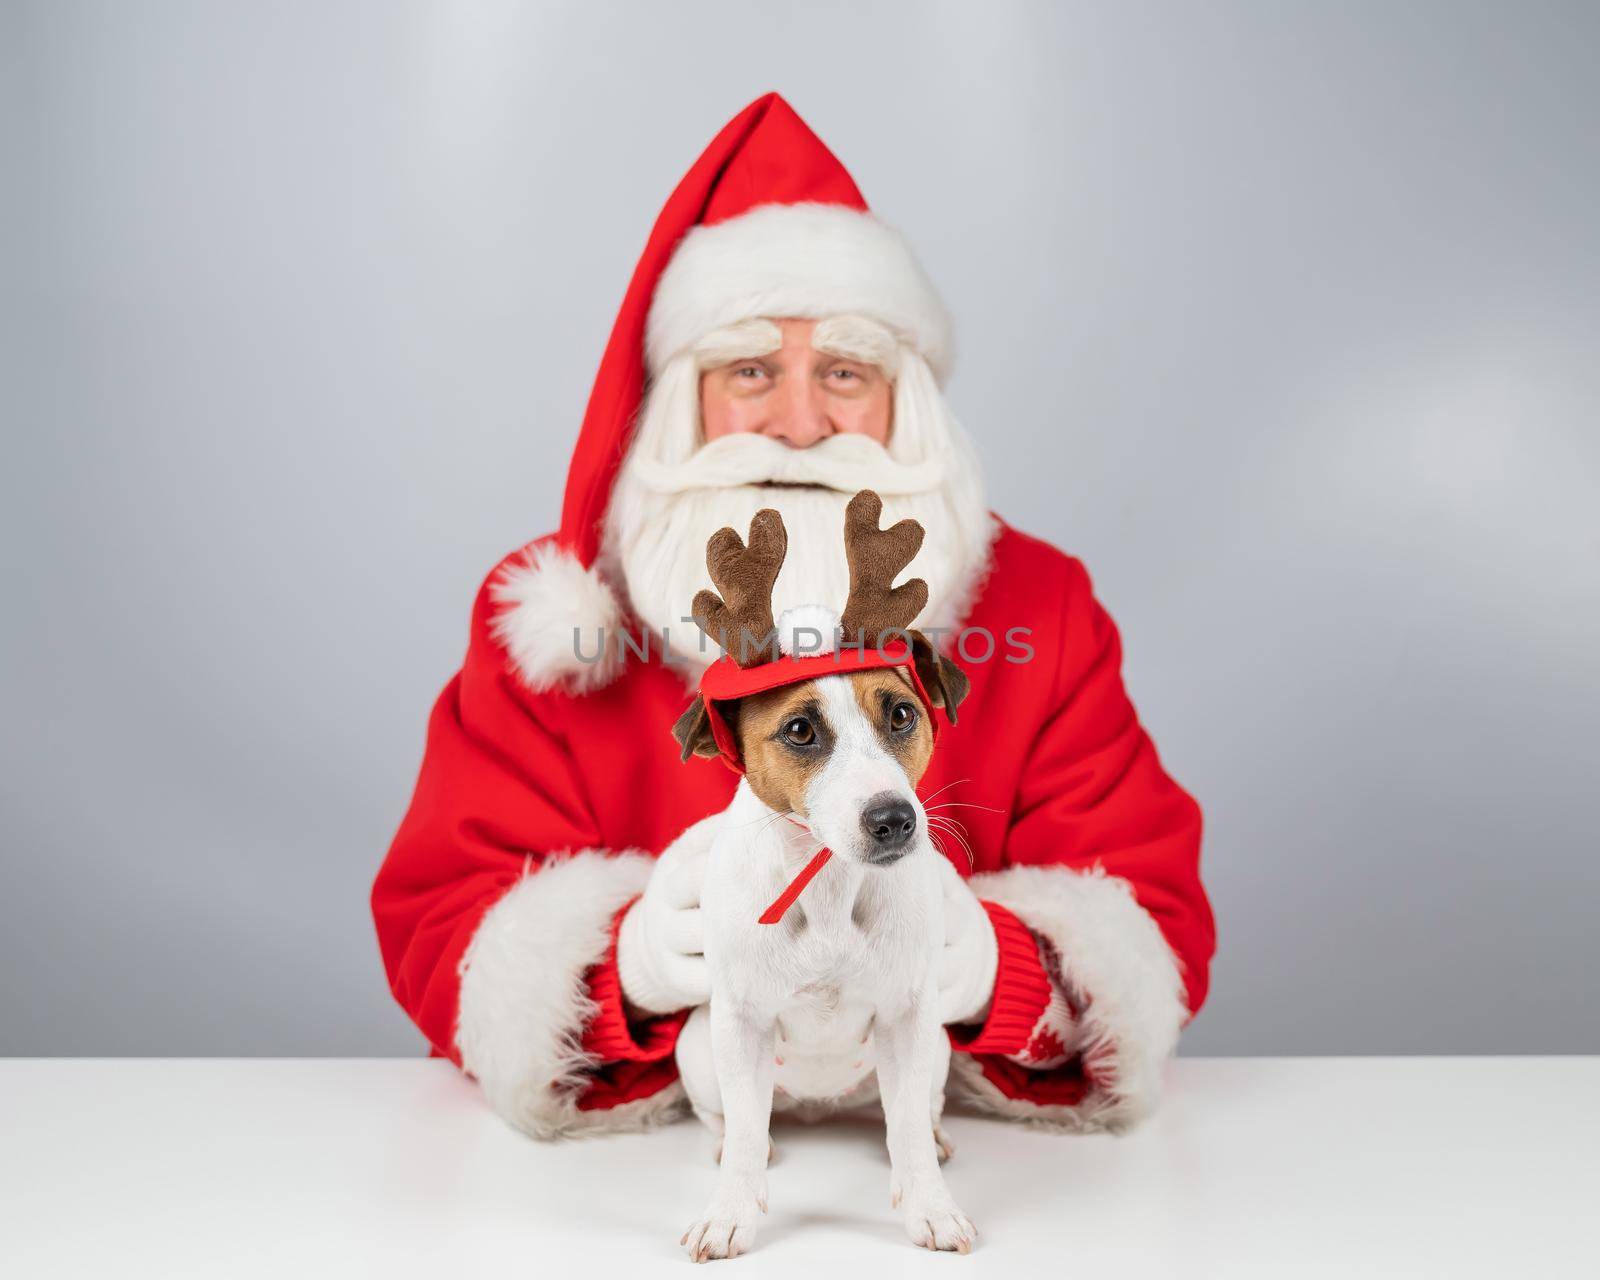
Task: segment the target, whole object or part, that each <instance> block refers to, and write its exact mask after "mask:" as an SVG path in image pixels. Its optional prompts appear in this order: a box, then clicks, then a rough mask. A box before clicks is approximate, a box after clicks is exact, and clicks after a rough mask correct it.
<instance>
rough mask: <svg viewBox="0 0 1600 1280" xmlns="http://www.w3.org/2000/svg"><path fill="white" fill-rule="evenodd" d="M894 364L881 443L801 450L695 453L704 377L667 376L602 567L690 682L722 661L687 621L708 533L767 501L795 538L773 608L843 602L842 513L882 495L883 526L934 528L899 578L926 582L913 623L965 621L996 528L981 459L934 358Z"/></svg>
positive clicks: (848, 439) (758, 442) (610, 519)
mask: <svg viewBox="0 0 1600 1280" xmlns="http://www.w3.org/2000/svg"><path fill="white" fill-rule="evenodd" d="M675 363H676V362H675ZM898 372H899V377H898V378H897V380H896V384H895V406H894V428H893V432H892V435H891V441H890V446H889V447H888V448H887V449H886V448H884V447H883V446H882V445H879V444H877V443H876V442H875V441H873V440H870V439H868V438H867V437H865V436H860V435H836V436H829V437H827V438H826V439H823V440H821V441H819V442H818V443H816V444H814V445H811V446H810V447H808V448H804V449H796V448H792V447H790V446H788V445H785V444H782V443H780V442H778V441H776V440H772V439H769V438H768V437H766V436H760V435H745V434H740V435H732V436H724V437H722V438H721V439H719V440H714V441H712V442H711V443H709V444H706V445H701V446H699V447H696V446H697V444H698V441H699V435H700V414H699V376H698V371H697V370H696V369H694V367H693V365H692V362H685V363H684V364H682V365H680V366H679V367H677V368H674V367H673V366H672V365H669V366H668V368H666V369H664V370H663V371H662V376H661V377H660V378H659V379H658V380H657V382H656V384H655V386H654V387H652V389H651V392H650V394H649V396H648V397H647V398H646V400H645V403H644V406H643V408H642V409H641V412H640V417H639V429H638V432H637V434H636V437H635V439H634V442H633V445H632V447H631V448H630V449H629V451H628V456H627V457H626V458H625V459H624V460H623V463H622V468H621V470H620V472H619V473H618V476H617V481H616V487H615V488H614V490H613V492H612V497H611V503H610V506H609V507H608V508H607V511H606V520H605V530H604V534H605V536H604V551H603V561H602V565H603V568H604V570H605V572H606V573H607V576H608V577H610V578H611V579H612V581H613V582H614V583H620V584H621V585H622V587H623V589H624V590H625V591H626V594H627V598H628V603H629V605H630V606H631V608H632V610H633V613H634V615H635V616H636V617H637V618H638V619H639V620H640V621H641V622H642V623H644V625H645V627H646V628H647V630H648V631H649V632H650V633H651V636H650V640H651V643H652V644H660V643H661V642H662V640H663V637H664V638H665V643H666V645H667V647H668V648H669V649H670V650H671V651H672V653H673V655H674V656H675V657H676V658H677V659H679V660H681V661H683V662H684V663H686V664H687V665H688V666H689V668H690V672H691V673H692V674H693V675H696V676H697V675H698V673H699V671H700V670H701V669H703V668H704V667H705V666H706V665H707V664H709V663H710V662H712V661H713V660H715V658H716V657H717V653H718V650H717V648H716V646H715V645H714V644H712V643H710V642H709V641H707V640H706V639H705V638H704V637H703V636H702V635H701V633H700V631H699V630H698V628H696V626H695V624H694V623H693V622H692V621H686V620H685V619H686V617H687V615H688V613H689V610H690V604H691V602H692V601H693V600H694V597H695V593H696V592H697V591H699V590H700V589H701V588H703V587H708V586H710V585H711V579H710V575H709V574H708V573H707V571H706V540H707V539H708V538H710V536H711V535H712V534H713V533H715V532H716V531H717V530H718V529H721V528H723V527H724V526H730V527H732V528H734V529H736V530H738V532H739V536H740V537H741V538H743V537H744V536H745V535H746V533H747V531H748V529H749V527H750V518H751V517H752V516H754V515H755V513H756V512H757V511H759V510H761V509H762V508H763V507H775V508H776V509H777V510H778V511H779V512H780V513H781V514H782V515H783V522H784V526H785V528H786V529H787V530H788V534H789V550H788V554H787V556H786V557H785V559H784V563H783V569H782V571H781V572H780V573H779V575H778V581H777V585H776V586H775V587H774V588H773V593H772V613H773V616H774V617H778V616H779V615H780V614H781V613H782V612H783V611H784V610H785V609H789V608H793V607H796V606H799V605H818V604H820V605H824V606H826V607H828V608H830V609H834V610H839V609H842V608H843V607H844V603H845V597H846V596H847V595H848V593H849V588H850V574H849V567H848V565H847V563H846V560H845V554H844V509H845V506H846V505H847V504H848V503H849V501H850V499H851V497H853V496H854V495H855V494H856V493H857V492H858V491H859V490H861V489H875V490H877V492H878V493H879V494H880V495H881V496H882V498H883V508H884V517H883V523H884V525H885V526H887V525H889V524H893V523H894V522H895V521H898V520H903V519H906V518H908V517H909V518H911V519H914V520H916V521H918V522H919V523H920V524H921V525H922V527H923V529H924V530H925V531H926V537H925V538H924V540H923V544H922V549H921V550H920V551H919V552H918V553H917V555H916V558H915V559H913V560H912V562H911V564H910V566H909V568H907V570H906V571H905V573H904V574H902V575H901V577H900V579H899V580H900V581H905V580H906V579H907V578H914V577H920V578H922V579H924V580H925V581H926V582H927V584H928V604H927V606H926V607H925V608H924V609H923V611H922V613H921V614H919V615H918V617H917V620H916V622H915V624H914V625H915V626H918V627H920V628H922V629H923V630H929V629H941V628H942V629H953V628H955V627H956V626H958V625H959V624H960V623H961V621H962V620H963V618H964V617H965V615H966V611H967V609H968V607H969V606H970V604H971V602H972V597H973V594H974V592H975V591H976V589H977V587H978V586H979V585H980V582H981V579H982V575H983V572H984V570H985V568H986V566H987V563H988V554H989V544H990V543H991V541H992V540H993V536H994V522H993V519H992V517H991V516H990V515H989V513H988V510H987V508H986V507H985V505H984V501H983V485H982V481H981V478H980V477H979V474H978V465H977V460H976V458H975V457H974V455H973V453H972V450H971V447H970V445H968V443H967V441H966V439H965V437H964V436H963V434H962V432H961V428H960V427H959V425H958V424H957V423H956V422H955V420H954V418H953V417H952V415H951V414H950V412H949V409H948V407H947V406H946V404H945V401H944V397H943V396H942V394H941V393H940V392H939V389H938V386H937V385H936V384H935V382H934V380H933V375H932V373H931V371H929V369H928V367H927V365H926V363H925V362H924V361H923V360H922V358H921V357H920V356H918V355H916V354H915V353H914V352H910V351H902V353H901V358H900V361H899V370H898ZM802 486H803V487H802Z"/></svg>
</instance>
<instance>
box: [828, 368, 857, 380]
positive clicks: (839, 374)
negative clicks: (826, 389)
mask: <svg viewBox="0 0 1600 1280" xmlns="http://www.w3.org/2000/svg"><path fill="white" fill-rule="evenodd" d="M830 376H831V377H835V378H840V379H843V380H845V381H848V380H849V379H851V378H859V377H860V376H861V375H860V374H859V373H857V372H856V371H855V370H854V369H834V370H832V371H831V374H830Z"/></svg>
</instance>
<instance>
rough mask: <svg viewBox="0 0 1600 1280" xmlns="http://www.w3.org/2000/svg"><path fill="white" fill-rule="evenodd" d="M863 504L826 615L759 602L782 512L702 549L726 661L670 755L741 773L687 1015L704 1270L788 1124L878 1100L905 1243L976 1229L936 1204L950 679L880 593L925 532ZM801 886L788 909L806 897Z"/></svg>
mask: <svg viewBox="0 0 1600 1280" xmlns="http://www.w3.org/2000/svg"><path fill="white" fill-rule="evenodd" d="M881 512H882V502H881V500H880V499H879V498H878V495H877V494H875V493H873V492H872V491H871V490H864V491H862V492H861V493H858V494H857V495H856V496H855V497H854V498H853V499H852V500H851V502H850V505H849V507H848V509H847V511H846V515H845V549H846V556H847V559H848V562H849V567H850V594H849V599H848V601H847V602H846V604H845V608H844V612H843V614H842V615H838V614H834V613H833V612H832V611H831V610H829V609H827V608H824V607H821V606H806V607H804V608H800V609H792V610H789V611H787V612H785V613H784V615H783V617H782V618H781V619H780V620H779V622H778V624H777V625H776V626H775V625H774V623H773V619H772V612H771V593H772V585H773V582H774V581H775V580H776V578H777V576H778V570H779V569H780V568H781V567H782V564H783V559H784V555H785V552H786V550H787V546H788V542H787V534H786V532H785V530H784V526H783V520H782V518H781V517H780V516H779V514H778V513H777V512H776V511H773V510H770V509H768V510H763V511H761V512H759V513H758V514H757V515H756V517H755V518H754V519H753V520H752V521H751V523H750V533H749V542H748V545H747V544H746V543H745V542H743V541H741V539H740V538H739V535H738V534H737V533H736V532H735V531H734V530H732V529H723V530H721V531H720V532H718V533H717V534H716V535H714V536H713V537H712V538H711V540H710V542H709V543H708V545H707V548H706V563H707V567H708V569H709V570H710V575H711V580H712V582H713V583H715V584H716V587H717V591H718V592H720V595H719V594H717V593H714V592H711V591H702V592H700V594H699V595H698V596H696V598H695V602H694V613H695V618H696V620H697V622H699V624H700V626H701V628H702V629H703V630H704V631H705V632H706V634H707V635H708V636H710V637H711V638H712V639H714V640H717V641H718V642H719V643H720V644H721V645H722V647H723V649H724V650H725V653H724V656H723V657H722V658H721V659H720V660H719V661H717V662H716V663H714V664H713V665H712V666H711V667H710V668H709V669H708V670H707V672H706V674H705V676H704V677H703V678H702V680H701V682H700V693H699V696H697V697H696V698H695V700H694V702H693V704H692V705H691V706H690V708H689V710H688V711H686V712H685V713H684V715H683V716H682V718H681V719H680V720H679V721H678V723H677V724H676V725H675V726H674V729H673V733H674V736H675V737H676V738H677V739H678V742H679V745H680V746H681V748H682V752H683V758H684V759H685V760H687V759H689V758H690V756H692V755H701V756H708V757H718V756H720V757H721V758H722V759H723V760H724V761H725V762H726V763H727V764H729V766H730V767H732V768H734V769H735V770H736V771H738V772H739V773H741V774H742V775H743V776H742V778H741V780H740V782H739V785H738V789H737V791H736V792H735V793H734V797H733V801H732V803H731V804H730V805H729V806H728V808H727V809H726V810H725V811H723V812H722V813H721V814H718V815H715V816H714V817H713V818H711V819H708V820H707V821H708V822H709V823H712V824H714V825H715V834H714V835H713V837H712V840H711V845H710V852H709V854H708V856H707V861H706V873H705V883H704V888H703V890H702V894H701V901H700V906H701V912H702V916H703V919H704V923H705V956H706V962H707V966H708V969H709V971H710V975H711V1002H710V1004H709V1005H705V1006H702V1007H700V1008H698V1009H696V1010H695V1011H694V1012H693V1013H692V1014H691V1015H690V1017H689V1020H688V1022H687V1024H686V1025H685V1027H684V1029H683V1032H682V1035H681V1036H680V1038H679V1040H678V1046H677V1065H678V1069H679V1072H680V1073H681V1076H682V1079H683V1084H684V1088H685V1091H686V1092H687V1094H688V1097H689V1100H690V1103H691V1105H692V1106H693V1108H694V1111H695V1114H696V1115H698V1116H699V1117H700V1119H701V1120H702V1121H703V1122H704V1123H705V1124H706V1125H707V1126H708V1127H709V1128H710V1129H711V1131H712V1132H713V1134H714V1135H716V1137H717V1138H718V1139H719V1158H720V1161H721V1169H720V1171H719V1174H718V1178H717V1186H716V1192H715V1194H714V1195H713V1196H712V1198H711V1203H710V1205H709V1206H708V1207H707V1208H706V1211H705V1212H704V1213H703V1214H702V1215H701V1216H700V1217H699V1219H697V1220H696V1221H695V1222H694V1224H693V1225H692V1226H691V1227H690V1228H689V1230H688V1231H687V1232H685V1233H684V1236H683V1239H682V1241H681V1243H682V1244H683V1245H684V1246H685V1247H686V1248H687V1249H688V1251H689V1256H690V1257H691V1258H693V1259H694V1260H695V1261H696V1262H704V1261H706V1260H707V1259H710V1258H732V1257H736V1256H738V1255H739V1254H740V1253H743V1252H745V1251H746V1250H748V1249H749V1248H750V1247H751V1246H752V1245H753V1243H754V1241H755V1234H756V1221H757V1215H758V1214H759V1213H762V1212H765V1211H766V1207H767V1161H768V1158H769V1155H770V1151H771V1147H770V1141H769V1136H768V1129H769V1124H770V1119H771V1114H772V1109H773V1102H774V1090H775V1089H776V1091H777V1094H778V1099H779V1106H780V1107H784V1106H793V1107H795V1108H796V1109H798V1110H800V1111H802V1112H804V1111H808V1110H826V1109H829V1108H831V1107H834V1106H848V1105H853V1104H855V1103H858V1102H870V1101H871V1098H872V1090H873V1083H874V1081H873V1079H872V1076H873V1075H874V1074H876V1086H877V1094H878V1097H879V1098H880V1099H881V1101H882V1103H883V1110H884V1116H885V1120H886V1122H887V1131H888V1146H889V1159H890V1165H891V1175H890V1202H891V1204H892V1205H895V1206H898V1207H899V1209H900V1211H901V1213H902V1215H903V1216H904V1220H905V1228H906V1232H907V1234H908V1235H909V1236H910V1238H911V1240H912V1241H913V1242H914V1243H916V1244H919V1245H922V1246H923V1247H925V1248H929V1249H945V1250H955V1251H958V1252H961V1253H966V1252H968V1251H969V1250H970V1249H971V1247H972V1240H973V1237H974V1236H975V1235H976V1228H974V1227H973V1225H972V1223H971V1221H970V1220H969V1219H968V1218H967V1217H966V1215H965V1214H963V1213H962V1212H961V1210H960V1209H959V1208H958V1207H957V1206H956V1203H955V1201H954V1200H953V1199H952V1198H951V1195H950V1192H949V1190H948V1189H947V1188H946V1186H945V1181H944V1174H943V1171H942V1170H941V1169H940V1167H939V1165H940V1158H941V1156H947V1155H948V1154H949V1145H948V1143H947V1142H945V1140H944V1136H943V1134H942V1133H941V1132H940V1131H939V1128H938V1124H939V1118H940V1114H941V1111H942V1109H943V1104H944V1083H945V1074H946V1071H947V1069H948V1066H949V1060H950V1044H949V1040H948V1039H947V1038H946V1036H945V1034H944V1031H943V1028H942V1027H941V1026H940V1023H939V1017H938V1006H937V1002H936V994H937V992H936V987H937V971H936V959H937V957H938V955H939V953H940V949H941V948H942V946H943V944H944V915H943V909H942V902H943V892H944V885H943V880H942V877H944V876H947V875H956V874H957V873H956V872H955V870H954V868H953V867H951V866H950V865H949V864H948V862H947V861H946V859H945V858H944V856H943V855H942V853H940V851H939V850H938V849H936V848H935V846H934V844H933V841H932V839H931V836H930V832H929V827H928V816H927V813H926V812H925V811H924V809H923V806H922V803H921V801H919V799H918V798H917V794H916V786H917V783H918V781H919V780H920V778H921V777H922V774H923V770H924V769H925V768H926V767H927V765H928V761H929V759H930V758H931V756H932V753H933V748H934V737H935V733H936V728H937V726H936V724H935V721H934V708H936V707H941V708H943V709H944V712H945V714H946V716H948V717H949V719H950V721H951V723H954V722H955V718H956V714H955V713H956V707H957V704H958V703H959V702H960V701H961V699H962V697H964V696H965V694H966V691H967V687H968V685H967V679H966V677H965V675H963V674H962V672H961V671H960V670H959V669H958V668H957V667H956V666H955V664H954V663H952V662H950V661H949V660H948V659H947V658H945V657H943V656H942V655H940V654H939V653H938V652H937V650H936V649H935V648H934V646H933V645H932V644H931V643H930V642H929V641H928V639H927V638H926V637H924V636H922V635H921V634H919V633H917V632H913V631H908V630H906V628H908V627H909V626H910V624H911V621H912V620H913V619H914V618H915V617H916V615H917V614H918V613H919V612H920V611H921V609H922V607H923V605H924V604H925V603H926V600H927V586H926V584H925V583H924V582H923V581H922V580H921V579H920V578H914V579H912V580H910V581H908V582H906V583H904V584H903V585H901V586H899V587H895V586H892V585H891V584H892V583H893V581H894V578H895V576H896V575H897V574H898V573H900V572H901V571H902V570H904V569H905V567H906V566H907V565H908V564H910V562H911V559H912V557H913V556H915V555H916V553H917V550H918V548H919V547H920V546H921V544H922V538H923V529H922V526H921V525H919V524H917V523H916V522H915V521H912V520H903V521H901V522H900V523H899V524H896V525H894V526H893V527H892V528H889V529H880V528H879V527H878V522H879V518H880V516H881ZM802 892H803V894H804V896H803V897H802V896H801V895H802Z"/></svg>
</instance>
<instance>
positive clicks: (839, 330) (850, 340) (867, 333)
mask: <svg viewBox="0 0 1600 1280" xmlns="http://www.w3.org/2000/svg"><path fill="white" fill-rule="evenodd" d="M811 349H812V350H813V351H821V352H823V353H825V354H827V355H830V356H838V357H839V358H840V359H842V360H855V361H857V362H858V363H860V364H870V365H876V366H877V367H878V368H880V369H882V370H883V371H884V373H885V374H887V375H888V376H889V377H890V378H893V377H894V376H895V374H897V373H898V372H899V370H900V342H899V340H898V339H897V338H896V337H895V336H894V334H893V333H892V332H891V331H890V330H889V328H888V326H886V325H882V324H879V323H878V322H877V321H876V320H869V319H867V317H866V316H829V317H828V318H827V319H825V320H819V321H818V322H817V327H816V328H815V329H813V330H812V332H811Z"/></svg>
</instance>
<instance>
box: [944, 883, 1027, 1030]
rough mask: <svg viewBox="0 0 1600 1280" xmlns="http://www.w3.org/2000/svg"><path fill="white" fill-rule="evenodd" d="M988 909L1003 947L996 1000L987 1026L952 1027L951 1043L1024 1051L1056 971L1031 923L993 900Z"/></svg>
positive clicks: (1001, 948)
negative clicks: (1043, 957) (1042, 953)
mask: <svg viewBox="0 0 1600 1280" xmlns="http://www.w3.org/2000/svg"><path fill="white" fill-rule="evenodd" d="M983 909H984V910H985V911H987V912H988V913H989V923H991V924H992V925H994V940H995V942H996V944H997V945H998V947H999V952H1000V956H999V963H998V965H997V966H996V968H995V975H994V1000H993V1002H992V1003H991V1004H990V1006H989V1017H988V1020H987V1021H986V1022H984V1024H983V1025H982V1026H981V1027H949V1028H947V1030H948V1031H949V1033H950V1043H951V1044H952V1045H954V1046H955V1047H956V1048H957V1049H960V1050H961V1051H962V1052H963V1053H1002V1054H1007V1053H1021V1052H1022V1050H1023V1048H1024V1047H1025V1046H1026V1045H1027V1043H1028V1039H1029V1037H1031V1036H1032V1035H1033V1029H1034V1027H1035V1026H1037V1025H1038V1022H1039V1018H1040V1016H1041V1015H1042V1014H1043V1013H1044V1011H1045V1008H1046V1006H1048V1005H1049V1003H1050V977H1049V975H1048V974H1047V973H1046V972H1045V969H1044V962H1043V961H1042V960H1041V959H1040V958H1039V945H1038V943H1036V942H1035V941H1034V940H1033V934H1031V933H1029V932H1028V927H1027V925H1025V924H1023V923H1022V921H1020V920H1018V919H1017V918H1016V916H1014V915H1012V914H1011V913H1010V912H1009V911H1007V910H1006V909H1005V908H1004V907H1002V906H998V905H996V904H995V903H993V902H985V903H983Z"/></svg>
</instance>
